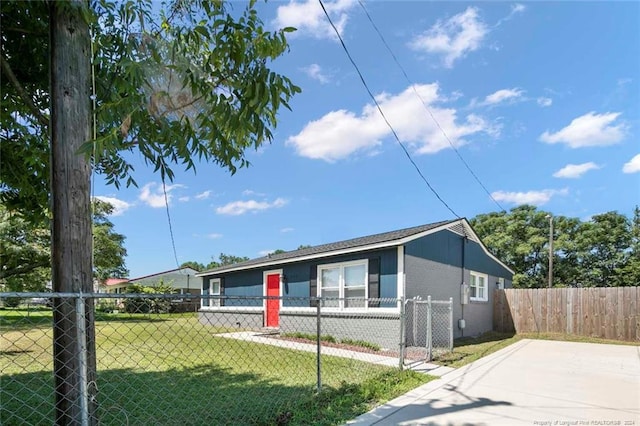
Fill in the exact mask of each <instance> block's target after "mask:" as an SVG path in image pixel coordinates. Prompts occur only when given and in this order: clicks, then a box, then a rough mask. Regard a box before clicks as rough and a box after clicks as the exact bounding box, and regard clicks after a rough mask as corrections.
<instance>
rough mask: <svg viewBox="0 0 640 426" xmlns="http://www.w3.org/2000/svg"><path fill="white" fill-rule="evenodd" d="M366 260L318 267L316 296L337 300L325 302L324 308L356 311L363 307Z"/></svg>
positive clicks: (365, 290) (365, 288) (365, 285)
mask: <svg viewBox="0 0 640 426" xmlns="http://www.w3.org/2000/svg"><path fill="white" fill-rule="evenodd" d="M368 263H369V262H368V261H367V260H359V261H355V262H344V263H333V264H329V265H319V266H318V280H319V281H320V282H319V283H318V296H321V297H328V298H339V299H340V300H326V301H325V302H324V306H325V307H333V308H339V309H357V308H364V307H365V302H366V301H365V298H366V297H367V293H368V291H367V268H368ZM349 298H357V299H351V300H350V299H349Z"/></svg>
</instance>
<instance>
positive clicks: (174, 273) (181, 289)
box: [129, 268, 202, 296]
mask: <svg viewBox="0 0 640 426" xmlns="http://www.w3.org/2000/svg"><path fill="white" fill-rule="evenodd" d="M197 273H198V271H197V270H195V269H193V268H178V269H171V270H169V271H164V272H158V273H156V274H151V275H145V276H142V277H138V278H130V279H129V282H130V283H131V284H140V285H143V286H145V287H154V286H156V285H157V284H158V283H159V282H160V281H162V282H163V283H164V284H165V285H169V286H171V287H173V289H174V290H175V292H176V293H180V294H190V295H194V296H199V295H200V288H201V287H202V278H200V277H197V276H196V274H197Z"/></svg>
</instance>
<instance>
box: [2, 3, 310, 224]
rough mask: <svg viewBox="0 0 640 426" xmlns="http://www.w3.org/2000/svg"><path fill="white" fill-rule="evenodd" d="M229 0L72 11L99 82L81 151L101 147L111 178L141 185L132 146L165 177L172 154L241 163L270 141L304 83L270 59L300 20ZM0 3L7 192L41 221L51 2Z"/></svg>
mask: <svg viewBox="0 0 640 426" xmlns="http://www.w3.org/2000/svg"><path fill="white" fill-rule="evenodd" d="M63 4H66V3H63ZM234 6H237V4H235V5H234ZM228 7H229V6H228V5H227V4H226V3H225V2H210V1H205V0H197V1H190V2H184V1H180V0H176V1H173V2H170V3H169V6H168V8H167V9H162V10H159V11H158V8H157V7H154V3H153V2H152V1H151V0H141V1H138V2H118V3H110V2H108V1H107V0H97V1H93V2H92V4H91V9H87V8H80V9H79V10H78V11H76V12H74V13H77V14H80V15H81V16H82V17H83V18H84V19H86V20H88V22H89V23H90V25H91V31H92V33H93V43H92V48H93V51H94V55H93V65H94V66H93V71H94V72H95V79H94V80H95V85H96V86H95V91H96V93H95V95H96V109H95V114H96V119H97V121H96V129H95V130H96V134H97V138H96V139H95V140H92V141H85V143H84V144H83V148H82V151H83V152H84V153H85V154H86V155H89V156H95V160H96V162H97V164H96V168H97V170H98V171H99V172H100V173H102V174H104V176H105V178H106V180H107V181H108V182H112V183H114V184H116V185H120V184H121V183H122V182H124V183H126V184H127V185H129V184H135V178H134V176H133V167H132V165H131V164H130V163H129V162H128V160H127V158H130V155H129V153H131V152H134V151H135V152H137V153H140V154H141V155H142V157H143V158H144V159H145V161H146V162H147V163H148V164H150V165H152V166H153V167H154V168H155V170H156V171H158V172H159V173H160V175H161V177H162V179H163V180H164V179H165V178H167V179H172V178H173V176H174V172H173V166H174V165H178V164H179V165H183V166H184V167H185V168H187V169H195V167H196V165H197V162H198V161H207V162H214V163H216V164H219V165H220V166H221V167H224V168H226V169H228V170H229V171H230V172H231V173H235V172H236V170H237V168H238V167H245V166H247V165H249V162H248V161H247V160H246V158H245V156H244V153H245V150H246V149H247V148H252V147H253V148H256V149H257V148H258V147H259V146H260V145H261V144H263V143H264V142H269V141H271V139H272V137H273V134H272V131H271V129H272V128H273V127H275V125H276V122H277V120H276V118H277V113H278V111H279V109H280V108H281V107H285V108H288V107H289V106H288V102H289V100H290V98H291V97H292V96H293V95H294V94H295V93H298V92H299V91H300V89H299V88H298V87H297V86H295V85H294V84H293V83H292V82H291V81H290V80H289V79H288V78H286V77H284V76H282V75H280V74H278V73H276V72H274V71H272V70H271V68H270V63H271V61H273V60H274V59H276V58H277V57H278V56H280V55H282V54H283V53H284V52H286V50H287V49H288V45H287V42H286V39H285V33H286V32H288V31H292V30H293V29H291V28H285V29H283V30H279V31H276V32H268V31H265V30H264V29H263V26H262V22H261V21H260V19H259V18H258V16H257V12H256V10H255V8H254V2H250V3H248V4H247V6H246V8H245V10H244V12H243V13H241V14H238V13H233V14H232V13H229V12H228V11H227V8H228ZM1 14H2V16H1V18H2V22H3V25H2V39H3V44H2V56H1V59H2V73H3V76H4V77H6V78H3V79H1V80H0V81H1V83H0V84H1V85H2V86H1V89H2V96H3V102H2V109H1V113H2V115H1V116H0V120H1V122H2V132H1V133H0V135H1V142H2V143H1V144H0V147H1V149H2V158H3V166H4V167H3V168H2V169H1V170H0V178H1V179H0V180H1V182H2V185H0V200H2V202H4V203H5V204H6V205H7V207H8V208H11V209H19V210H21V211H22V212H23V214H24V215H27V214H33V215H34V218H33V219H34V220H36V219H37V220H43V219H44V218H45V217H46V213H47V210H46V206H48V197H49V192H48V191H47V188H49V175H50V173H49V171H50V170H49V167H50V164H49V150H50V144H49V141H48V139H47V135H48V127H49V122H50V117H49V116H48V111H49V102H50V100H51V93H50V87H49V61H48V60H46V58H47V52H48V51H49V40H48V34H49V17H50V8H49V6H48V4H47V3H46V2H38V1H33V2H18V1H16V2H11V1H9V2H2V5H1ZM28 53H29V54H28ZM86 53H89V51H88V52H86ZM39 58H42V60H41V61H38V59H39ZM87 139H89V138H87ZM8 160H9V161H8ZM14 160H15V161H14ZM43 207H45V208H44V209H43Z"/></svg>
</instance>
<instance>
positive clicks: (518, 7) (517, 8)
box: [494, 3, 527, 27]
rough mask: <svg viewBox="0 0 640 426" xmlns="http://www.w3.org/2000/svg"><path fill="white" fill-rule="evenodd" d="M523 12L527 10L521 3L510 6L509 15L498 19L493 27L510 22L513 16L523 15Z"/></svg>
mask: <svg viewBox="0 0 640 426" xmlns="http://www.w3.org/2000/svg"><path fill="white" fill-rule="evenodd" d="M525 10H527V7H526V6H525V5H524V4H521V3H516V4H512V5H511V11H510V12H509V14H508V15H507V16H505V17H504V18H502V19H500V20H499V21H498V22H496V24H495V25H494V27H499V26H500V25H502V23H503V22H507V21H509V20H511V18H513V17H514V16H516V15H518V14H520V13H524V11H525Z"/></svg>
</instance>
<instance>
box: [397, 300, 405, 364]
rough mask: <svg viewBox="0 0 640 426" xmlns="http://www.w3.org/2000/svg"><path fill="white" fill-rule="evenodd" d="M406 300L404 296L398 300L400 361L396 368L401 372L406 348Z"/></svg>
mask: <svg viewBox="0 0 640 426" xmlns="http://www.w3.org/2000/svg"><path fill="white" fill-rule="evenodd" d="M405 303H406V300H405V298H404V296H402V297H401V298H400V342H399V343H400V359H399V361H398V363H399V365H398V367H400V371H402V369H403V367H404V348H405V346H406V342H405V338H404V333H405V321H406V313H405V309H406V305H405Z"/></svg>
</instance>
